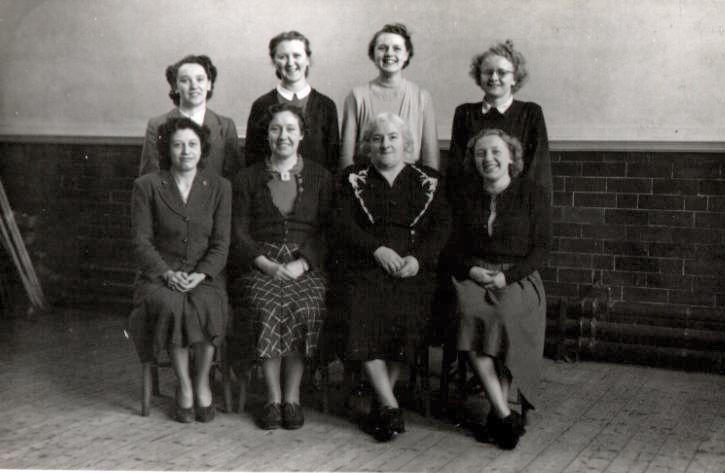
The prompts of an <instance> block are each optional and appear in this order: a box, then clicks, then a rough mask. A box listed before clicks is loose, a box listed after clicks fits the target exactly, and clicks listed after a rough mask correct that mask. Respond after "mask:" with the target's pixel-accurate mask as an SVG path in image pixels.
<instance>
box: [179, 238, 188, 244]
mask: <svg viewBox="0 0 725 473" xmlns="http://www.w3.org/2000/svg"><path fill="white" fill-rule="evenodd" d="M181 241H183V242H184V243H189V239H188V238H184V239H183V240H181Z"/></svg>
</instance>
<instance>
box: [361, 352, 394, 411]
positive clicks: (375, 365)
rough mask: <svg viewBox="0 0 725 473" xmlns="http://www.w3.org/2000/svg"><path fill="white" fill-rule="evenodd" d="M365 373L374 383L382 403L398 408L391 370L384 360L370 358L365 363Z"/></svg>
mask: <svg viewBox="0 0 725 473" xmlns="http://www.w3.org/2000/svg"><path fill="white" fill-rule="evenodd" d="M364 366H365V374H366V375H367V377H368V379H369V380H370V384H372V385H373V389H374V390H375V394H377V396H378V399H379V400H380V404H382V405H383V406H387V407H393V408H396V409H397V408H398V400H397V399H395V394H393V386H392V385H391V384H390V372H389V371H388V366H387V365H386V364H385V361H383V360H370V361H366V362H365V363H364Z"/></svg>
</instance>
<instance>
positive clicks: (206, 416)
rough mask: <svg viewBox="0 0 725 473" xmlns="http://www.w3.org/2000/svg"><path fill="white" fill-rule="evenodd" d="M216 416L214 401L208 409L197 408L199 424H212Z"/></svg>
mask: <svg viewBox="0 0 725 473" xmlns="http://www.w3.org/2000/svg"><path fill="white" fill-rule="evenodd" d="M215 416H216V408H215V407H214V401H213V400H212V402H211V404H209V405H208V406H206V407H199V406H197V407H196V420H198V421H199V422H211V421H213V420H214V417H215Z"/></svg>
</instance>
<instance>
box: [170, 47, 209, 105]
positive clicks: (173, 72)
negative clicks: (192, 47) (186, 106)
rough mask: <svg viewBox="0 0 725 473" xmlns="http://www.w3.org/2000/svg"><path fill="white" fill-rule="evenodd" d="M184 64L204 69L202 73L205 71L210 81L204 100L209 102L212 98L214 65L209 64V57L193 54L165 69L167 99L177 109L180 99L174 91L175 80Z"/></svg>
mask: <svg viewBox="0 0 725 473" xmlns="http://www.w3.org/2000/svg"><path fill="white" fill-rule="evenodd" d="M184 64H199V65H200V66H201V67H203V68H204V71H206V76H207V77H208V78H209V80H210V81H211V88H210V89H209V92H207V93H206V99H207V100H209V99H210V98H211V96H212V91H213V90H214V82H215V81H216V76H217V70H216V66H214V64H213V63H212V62H211V59H210V58H209V56H205V55H203V54H202V55H199V56H195V55H193V54H190V55H188V56H186V57H185V58H183V59H181V60H179V61H177V62H175V63H174V64H172V65H170V66H168V67H167V68H166V82H168V83H169V86H171V90H170V91H169V97H170V98H171V101H172V102H174V105H176V106H177V107H178V106H179V102H180V101H181V97H180V96H179V93H178V92H177V91H176V80H177V78H178V76H179V68H180V67H181V66H183V65H184Z"/></svg>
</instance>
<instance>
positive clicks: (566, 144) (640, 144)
mask: <svg viewBox="0 0 725 473" xmlns="http://www.w3.org/2000/svg"><path fill="white" fill-rule="evenodd" d="M240 139H241V140H242V142H243V141H244V138H241V137H240ZM438 142H439V143H440V147H441V149H443V150H448V149H449V148H450V140H438ZM0 143H28V144H75V145H115V146H119V145H120V146H141V145H142V144H143V137H142V136H100V135H17V134H15V135H2V134H0ZM549 146H550V148H551V151H554V152H556V151H563V152H577V151H581V152H584V151H614V152H653V153H668V152H671V153H725V141H629V140H628V141H612V140H551V141H550V142H549Z"/></svg>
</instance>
